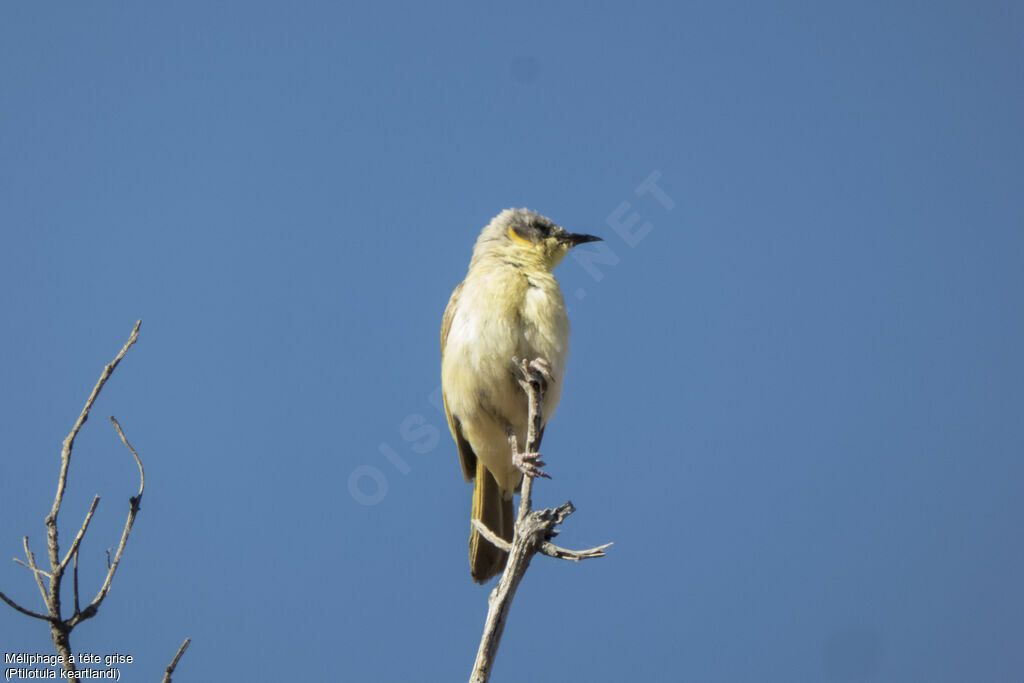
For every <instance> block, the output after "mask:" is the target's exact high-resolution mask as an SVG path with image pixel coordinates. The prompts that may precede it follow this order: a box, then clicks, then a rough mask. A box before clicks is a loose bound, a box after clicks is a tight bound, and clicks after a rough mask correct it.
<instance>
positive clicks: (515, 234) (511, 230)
mask: <svg viewBox="0 0 1024 683" xmlns="http://www.w3.org/2000/svg"><path fill="white" fill-rule="evenodd" d="M508 236H509V237H511V238H512V241H513V242H519V244H522V245H523V246H527V247H532V246H533V242H531V241H530V240H528V239H526V238H524V237H522V236H520V235H519V233H518V232H516V229H515V228H509V229H508Z"/></svg>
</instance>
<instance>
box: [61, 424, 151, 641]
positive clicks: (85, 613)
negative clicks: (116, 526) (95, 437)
mask: <svg viewBox="0 0 1024 683" xmlns="http://www.w3.org/2000/svg"><path fill="white" fill-rule="evenodd" d="M110 421H111V422H113V423H114V429H116V430H117V433H118V435H119V436H120V437H121V441H122V442H123V443H124V445H125V446H126V447H127V448H128V450H129V451H131V454H132V456H133V457H134V458H135V463H136V464H137V465H138V466H139V492H138V494H137V495H134V496H132V497H131V498H129V499H128V519H127V520H126V521H125V523H124V530H123V531H122V532H121V542H120V543H119V544H118V546H117V552H116V553H115V554H114V561H113V562H111V563H109V564H110V566H109V568H108V569H107V577H106V579H105V580H104V581H103V585H102V586H101V587H100V590H99V592H98V593H96V597H95V598H93V599H92V602H90V603H89V606H88V607H86V608H85V609H84V610H82V612H80V613H78V612H76V614H75V616H74V617H72V618H71V619H70V620H69V622H68V623H69V624H70V625H71V626H74V625H76V624H78V623H79V622H81V621H84V620H86V619H88V618H90V617H92V616H93V615H95V614H96V611H97V610H98V609H99V607H100V604H101V603H102V602H103V599H104V598H106V597H107V593H109V592H110V585H111V583H112V582H113V581H114V574H115V573H116V572H117V567H118V565H119V564H121V555H122V554H123V553H124V548H125V546H126V545H127V544H128V535H129V534H131V532H132V525H134V524H135V516H136V515H137V514H138V513H139V508H140V505H141V503H142V491H143V490H144V489H145V488H146V473H145V471H144V470H143V468H142V460H141V459H139V454H138V453H136V452H135V449H134V448H132V445H131V444H130V443H128V439H127V438H126V437H125V435H124V431H123V430H122V429H121V425H120V424H118V422H117V420H116V419H115V418H114V416H113V415H111V416H110ZM108 557H109V556H108Z"/></svg>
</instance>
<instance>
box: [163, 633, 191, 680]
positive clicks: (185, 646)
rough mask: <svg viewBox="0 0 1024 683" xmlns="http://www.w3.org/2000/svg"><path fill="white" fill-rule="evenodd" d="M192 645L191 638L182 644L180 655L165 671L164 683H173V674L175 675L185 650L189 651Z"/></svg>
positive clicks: (175, 656)
mask: <svg viewBox="0 0 1024 683" xmlns="http://www.w3.org/2000/svg"><path fill="white" fill-rule="evenodd" d="M191 643H192V639H191V638H186V639H185V642H184V643H182V644H181V647H179V648H178V654H176V655H174V659H172V660H171V663H170V664H168V665H167V668H166V669H165V670H164V680H163V683H171V674H173V673H174V670H175V669H176V668H177V666H178V660H179V659H181V656H182V655H183V654H185V650H187V649H188V646H189V645H190V644H191Z"/></svg>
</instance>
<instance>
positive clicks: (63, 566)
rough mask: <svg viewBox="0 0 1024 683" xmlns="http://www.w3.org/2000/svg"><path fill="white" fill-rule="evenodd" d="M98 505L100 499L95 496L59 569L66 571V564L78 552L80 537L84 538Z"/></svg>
mask: <svg viewBox="0 0 1024 683" xmlns="http://www.w3.org/2000/svg"><path fill="white" fill-rule="evenodd" d="M99 504H100V497H99V496H95V497H94V498H93V499H92V505H90V506H89V511H88V512H87V513H85V520H84V521H83V522H82V527H81V528H80V529H79V530H78V533H77V534H76V535H75V540H74V541H72V542H71V547H70V548H69V549H68V554H67V555H65V556H64V561H63V562H61V563H60V568H61V569H67V566H68V562H70V561H71V557H72V556H73V555H75V554H76V553H77V552H78V546H79V545H80V544H81V543H82V537H83V536H85V532H86V530H87V529H88V528H89V522H90V521H91V520H92V514H93V513H94V512H96V506H97V505H99Z"/></svg>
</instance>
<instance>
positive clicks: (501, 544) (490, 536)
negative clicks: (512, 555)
mask: <svg viewBox="0 0 1024 683" xmlns="http://www.w3.org/2000/svg"><path fill="white" fill-rule="evenodd" d="M470 522H472V524H473V528H474V529H476V530H477V531H479V532H480V535H481V536H483V537H484V538H486V539H487V540H488V541H490V542H491V543H493V544H494V545H495V546H497V547H498V548H500V549H502V550H504V551H505V552H506V553H507V552H508V551H510V550H512V544H511V543H509V542H508V541H506V540H505V539H504V538H502V537H501V536H499V535H497V534H496V533H494V532H493V531H491V530H490V529H489V528H488V527H487V525H486V524H484V523H483V522H481V521H480V520H479V519H472V520H470Z"/></svg>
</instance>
